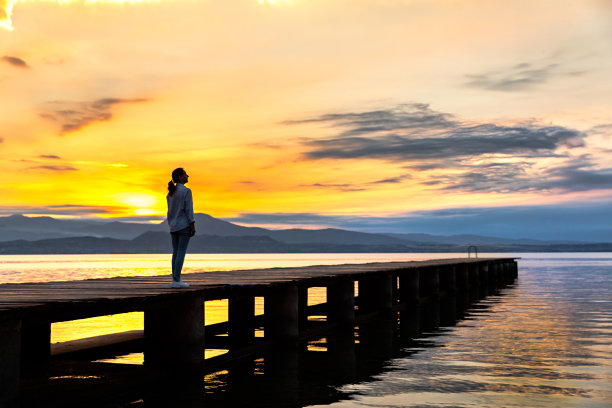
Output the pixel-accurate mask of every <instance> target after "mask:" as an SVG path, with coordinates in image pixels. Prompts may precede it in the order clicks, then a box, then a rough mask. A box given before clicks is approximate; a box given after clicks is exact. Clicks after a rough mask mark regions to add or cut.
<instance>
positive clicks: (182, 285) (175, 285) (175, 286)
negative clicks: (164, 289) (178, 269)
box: [172, 281, 189, 289]
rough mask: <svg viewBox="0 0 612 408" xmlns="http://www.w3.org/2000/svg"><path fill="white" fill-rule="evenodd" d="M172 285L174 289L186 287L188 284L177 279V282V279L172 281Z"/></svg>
mask: <svg viewBox="0 0 612 408" xmlns="http://www.w3.org/2000/svg"><path fill="white" fill-rule="evenodd" d="M172 287H173V288H175V289H176V288H188V287H189V284H188V283H185V282H183V281H178V282H177V281H172Z"/></svg>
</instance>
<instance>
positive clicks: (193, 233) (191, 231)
mask: <svg viewBox="0 0 612 408" xmlns="http://www.w3.org/2000/svg"><path fill="white" fill-rule="evenodd" d="M195 232H196V231H195V222H194V223H193V224H189V236H190V237H193V236H194V235H195Z"/></svg>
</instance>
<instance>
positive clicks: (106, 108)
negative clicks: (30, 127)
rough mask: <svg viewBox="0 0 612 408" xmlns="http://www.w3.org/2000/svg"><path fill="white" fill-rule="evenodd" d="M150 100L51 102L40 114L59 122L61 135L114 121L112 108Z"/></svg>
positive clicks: (111, 99) (119, 99)
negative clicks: (97, 123) (94, 124)
mask: <svg viewBox="0 0 612 408" xmlns="http://www.w3.org/2000/svg"><path fill="white" fill-rule="evenodd" d="M146 101H148V99H143V98H135V99H121V98H103V99H98V100H96V101H93V102H67V101H55V102H49V103H48V104H47V105H46V107H45V109H44V110H43V111H42V112H40V113H39V115H40V116H41V117H42V118H44V119H48V120H51V121H54V122H57V123H59V124H60V126H61V133H68V132H73V131H75V130H79V129H82V128H84V127H85V126H87V125H90V124H92V123H95V122H104V121H108V120H110V119H112V117H113V114H112V108H113V107H114V106H115V105H119V104H131V103H141V102H146Z"/></svg>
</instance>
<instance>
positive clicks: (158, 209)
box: [0, 0, 612, 228]
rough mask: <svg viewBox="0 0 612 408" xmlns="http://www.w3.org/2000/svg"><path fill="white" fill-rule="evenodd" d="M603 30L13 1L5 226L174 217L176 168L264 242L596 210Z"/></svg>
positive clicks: (130, 1) (517, 12) (5, 108)
mask: <svg viewBox="0 0 612 408" xmlns="http://www.w3.org/2000/svg"><path fill="white" fill-rule="evenodd" d="M264 6H291V7H264ZM227 21H232V24H231V25H228V24H227ZM610 21H612V7H610V6H609V5H608V3H606V2H600V1H595V0H592V1H590V0H589V1H568V2H563V3H562V4H560V3H558V2H555V1H548V0H545V1H538V2H530V3H529V4H527V3H520V4H519V3H517V2H512V1H503V0H495V1H485V0H474V1H469V2H452V1H451V2H449V1H442V0H431V1H413V0H411V1H408V0H406V1H389V2H386V1H385V2H380V1H359V2H349V1H348V0H332V1H288V0H266V1H263V0H258V1H255V0H254V1H246V2H221V1H214V0H211V1H191V0H168V1H161V0H160V1H149V0H142V1H138V0H68V1H59V0H58V1H45V0H40V1H39V0H28V1H25V0H23V1H21V0H18V1H11V0H0V27H1V28H3V29H2V30H0V38H2V43H1V45H0V48H1V50H0V86H2V92H1V93H0V103H1V104H2V110H0V119H1V121H2V124H3V126H2V130H1V131H0V169H1V170H2V172H1V173H0V186H1V188H2V200H1V202H0V215H2V214H5V215H8V214H13V213H24V214H47V215H54V216H62V217H102V218H114V217H135V218H137V219H142V221H143V222H145V221H148V220H151V219H161V218H163V216H164V214H165V205H166V204H165V192H166V185H167V183H168V180H169V179H170V173H171V171H172V169H174V168H175V167H184V168H186V169H187V170H188V172H189V174H190V176H191V178H190V183H189V186H190V187H191V188H192V190H193V193H194V198H195V207H196V208H195V210H196V211H197V212H205V213H208V214H211V215H213V216H216V217H228V218H232V219H234V220H237V221H240V220H242V221H243V223H245V224H247V223H254V222H255V221H253V220H254V219H255V218H256V217H251V216H250V215H249V214H254V215H257V219H259V225H266V226H270V225H275V224H278V225H292V226H304V227H308V228H311V227H313V225H316V226H325V225H331V224H327V221H326V220H330V222H331V220H332V219H334V217H339V216H342V217H356V218H359V219H362V218H363V217H375V218H376V219H378V220H384V219H392V218H398V217H399V218H401V217H404V216H408V215H410V214H417V213H419V212H422V211H438V210H450V209H456V210H457V211H459V210H460V209H465V208H497V207H509V206H516V207H521V206H526V205H530V206H534V205H536V206H550V205H553V206H555V205H570V204H571V205H578V203H583V202H590V203H600V204H601V205H602V206H603V205H604V204H605V203H608V202H611V201H612V187H611V186H612V168H611V167H610V165H609V163H610V162H612V153H611V152H610V149H609V144H610V140H611V138H612V125H611V124H612V118H611V117H610V112H612V96H611V95H612V89H610V88H612V81H611V80H610V79H611V78H610V72H612V70H611V68H612V52H610V47H609V46H610V43H609V38H610V35H612V24H611V23H610ZM283 214H301V215H302V216H303V217H306V216H313V217H320V218H319V219H318V221H317V222H313V223H312V224H309V223H306V222H304V223H303V222H301V221H300V220H299V219H297V218H296V219H295V220H288V219H283V220H281V219H280V218H282V216H283ZM264 215H269V218H265V217H264ZM242 216H244V217H243V218H241V217H242ZM262 217H263V218H262ZM275 217H276V218H275ZM326 217H328V218H326ZM298 218H299V217H298ZM381 222H382V221H381Z"/></svg>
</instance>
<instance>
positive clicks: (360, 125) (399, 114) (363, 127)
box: [282, 103, 458, 137]
mask: <svg viewBox="0 0 612 408" xmlns="http://www.w3.org/2000/svg"><path fill="white" fill-rule="evenodd" d="M317 122H319V123H327V124H329V125H331V126H333V127H337V128H347V129H346V130H345V131H344V132H342V133H340V134H339V136H341V137H346V136H357V135H361V134H371V133H376V132H383V131H393V132H403V133H406V132H410V131H417V132H419V131H423V130H425V129H428V130H436V129H446V128H449V127H453V126H457V125H458V123H457V122H456V121H455V120H454V118H453V116H452V115H450V114H447V113H442V112H436V111H434V110H432V109H430V108H429V105H427V104H422V103H415V104H408V105H400V106H398V107H397V108H396V109H390V110H376V111H370V112H360V113H339V114H327V115H322V116H319V117H316V118H310V119H303V120H290V121H284V122H282V123H283V124H285V125H298V124H304V123H317Z"/></svg>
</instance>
